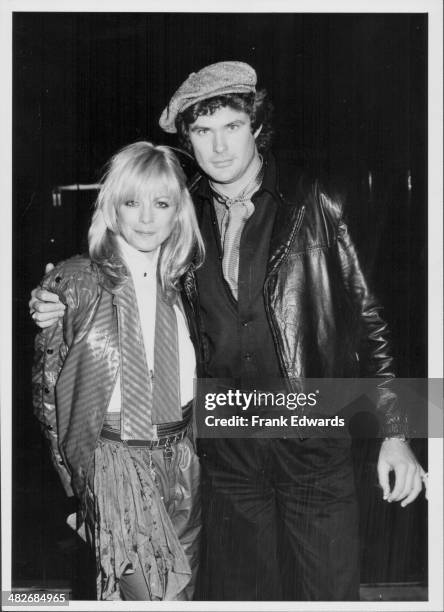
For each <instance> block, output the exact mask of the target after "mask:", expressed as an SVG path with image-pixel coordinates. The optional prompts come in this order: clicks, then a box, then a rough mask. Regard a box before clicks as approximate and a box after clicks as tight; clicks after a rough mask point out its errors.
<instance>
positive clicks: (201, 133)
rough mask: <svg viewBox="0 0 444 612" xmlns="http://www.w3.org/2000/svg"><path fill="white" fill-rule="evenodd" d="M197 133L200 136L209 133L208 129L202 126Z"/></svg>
mask: <svg viewBox="0 0 444 612" xmlns="http://www.w3.org/2000/svg"><path fill="white" fill-rule="evenodd" d="M197 133H198V135H199V136H204V135H205V134H208V130H207V128H200V129H199V130H197Z"/></svg>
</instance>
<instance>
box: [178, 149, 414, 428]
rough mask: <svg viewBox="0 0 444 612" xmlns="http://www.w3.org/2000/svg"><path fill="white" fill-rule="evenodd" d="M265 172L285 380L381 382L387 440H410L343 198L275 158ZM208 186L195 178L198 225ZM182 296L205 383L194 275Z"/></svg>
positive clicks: (268, 295) (270, 305) (268, 304)
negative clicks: (273, 207) (271, 200)
mask: <svg viewBox="0 0 444 612" xmlns="http://www.w3.org/2000/svg"><path fill="white" fill-rule="evenodd" d="M265 173H266V175H267V174H268V176H267V179H268V181H270V178H271V182H272V184H274V186H275V188H274V190H273V195H274V197H275V198H276V200H277V202H278V210H277V213H276V218H275V222H274V227H273V231H272V236H271V241H270V250H269V259H268V267H267V276H266V280H265V284H264V289H263V291H264V301H265V308H266V313H267V317H268V321H269V324H270V326H271V330H272V333H273V338H274V342H275V347H276V352H277V355H278V358H279V363H280V369H281V372H282V375H283V377H284V378H286V379H288V381H289V383H290V386H292V385H293V386H294V385H295V384H296V385H297V381H298V380H299V381H300V380H301V379H302V378H350V377H371V378H381V379H382V381H381V384H380V385H378V392H377V402H376V405H377V411H378V413H379V421H380V424H381V435H382V436H392V435H400V434H402V435H405V433H406V427H407V425H406V420H405V416H404V414H403V413H402V411H401V410H400V408H399V406H398V404H397V398H396V396H395V394H394V393H393V392H392V391H391V390H390V386H389V385H388V384H387V383H388V382H389V381H390V379H392V378H393V377H394V373H393V369H392V367H393V360H392V356H391V353H390V347H389V341H388V327H387V324H386V323H385V321H384V320H383V319H382V318H381V315H380V311H381V306H380V304H379V303H378V301H377V300H376V299H375V297H374V295H373V294H372V292H371V291H370V289H369V287H368V284H367V282H366V279H365V277H364V274H363V272H362V270H361V267H360V264H359V260H358V257H357V254H356V250H355V247H354V245H353V242H352V240H351V238H350V235H349V233H348V229H347V225H346V223H345V222H344V218H343V204H342V199H341V198H340V197H339V195H337V194H334V193H333V192H332V191H331V190H327V189H325V188H324V187H323V186H322V184H321V182H320V181H319V180H317V179H314V180H312V179H309V178H305V177H303V176H301V175H299V176H298V175H297V173H296V172H295V171H294V168H289V169H287V171H286V172H285V171H282V169H281V171H280V172H278V168H277V165H276V162H275V160H274V158H273V157H272V156H271V155H270V157H269V158H268V160H267V164H266V169H265ZM205 181H206V179H205V178H204V177H201V176H200V177H196V179H195V181H194V183H193V187H192V189H191V191H192V195H193V200H194V202H195V206H196V211H197V216H198V219H199V218H200V217H201V212H202V206H205V205H208V202H205V201H203V199H202V198H201V197H199V193H200V189H201V187H202V184H204V182H205ZM183 293H184V305H185V306H186V310H187V311H188V314H189V320H190V329H191V330H192V332H193V335H194V342H195V346H196V347H197V358H198V376H202V377H205V361H206V350H207V347H206V346H205V341H203V338H204V337H205V334H204V333H202V332H203V323H202V321H201V319H200V317H199V295H198V292H197V284H196V278H195V273H194V272H193V270H190V271H189V272H188V273H187V274H186V275H185V277H184V280H183Z"/></svg>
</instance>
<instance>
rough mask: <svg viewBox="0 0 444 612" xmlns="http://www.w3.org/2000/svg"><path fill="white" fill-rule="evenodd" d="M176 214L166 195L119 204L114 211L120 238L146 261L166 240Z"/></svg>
mask: <svg viewBox="0 0 444 612" xmlns="http://www.w3.org/2000/svg"><path fill="white" fill-rule="evenodd" d="M176 215H177V204H176V203H175V202H174V201H173V199H172V198H171V196H169V195H168V194H167V193H166V192H165V193H164V194H163V193H156V194H154V193H153V194H149V193H145V194H144V196H143V197H140V196H139V197H138V198H137V199H134V200H128V201H126V202H123V203H122V204H121V205H120V206H119V209H118V211H117V220H118V223H119V229H120V233H121V235H122V237H123V238H124V239H125V240H126V242H127V243H128V244H130V245H131V246H132V247H134V248H135V249H137V250H138V251H141V252H142V253H145V254H146V255H147V257H148V258H150V257H151V256H152V254H153V252H154V251H155V250H156V249H157V248H158V247H159V246H160V245H161V244H162V243H163V242H165V240H166V239H167V238H168V237H169V235H170V234H171V232H172V230H173V227H174V222H175V219H176Z"/></svg>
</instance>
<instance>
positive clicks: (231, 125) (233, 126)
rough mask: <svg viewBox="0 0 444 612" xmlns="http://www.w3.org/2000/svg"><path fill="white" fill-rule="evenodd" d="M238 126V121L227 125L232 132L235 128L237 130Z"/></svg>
mask: <svg viewBox="0 0 444 612" xmlns="http://www.w3.org/2000/svg"><path fill="white" fill-rule="evenodd" d="M238 128H239V124H238V123H230V125H229V126H228V129H229V130H230V131H231V132H234V131H235V130H237V129H238Z"/></svg>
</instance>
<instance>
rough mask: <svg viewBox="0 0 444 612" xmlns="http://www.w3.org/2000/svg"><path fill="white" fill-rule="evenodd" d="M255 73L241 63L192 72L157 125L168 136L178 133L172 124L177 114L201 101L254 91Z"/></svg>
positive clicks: (214, 66)
mask: <svg viewBox="0 0 444 612" xmlns="http://www.w3.org/2000/svg"><path fill="white" fill-rule="evenodd" d="M256 83H257V76H256V72H255V70H254V69H253V68H252V67H251V66H249V65H248V64H245V63H244V62H217V64H211V65H210V66H205V68H202V69H201V70H199V72H192V73H191V74H190V75H189V76H188V78H187V79H186V81H184V82H183V83H182V85H181V86H180V87H179V89H178V90H177V91H176V92H175V94H174V95H173V97H172V98H171V100H170V102H169V104H168V106H166V107H165V108H164V110H163V112H162V115H161V116H160V119H159V125H160V127H161V128H162V130H164V132H168V133H170V134H175V133H176V132H177V129H176V125H175V121H176V117H177V115H178V114H179V113H181V112H182V111H184V110H185V109H186V108H188V107H189V106H192V105H193V104H195V103H196V102H200V100H205V99H207V98H214V96H223V95H224V94H229V93H250V92H255V91H256Z"/></svg>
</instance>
